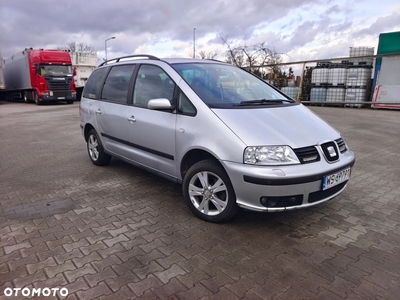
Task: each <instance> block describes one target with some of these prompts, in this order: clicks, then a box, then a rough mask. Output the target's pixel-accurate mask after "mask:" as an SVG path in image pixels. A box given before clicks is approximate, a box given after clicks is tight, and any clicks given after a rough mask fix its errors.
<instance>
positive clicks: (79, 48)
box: [58, 42, 96, 53]
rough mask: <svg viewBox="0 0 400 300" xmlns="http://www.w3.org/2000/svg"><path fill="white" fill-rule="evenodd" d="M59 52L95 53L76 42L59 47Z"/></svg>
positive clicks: (90, 48)
mask: <svg viewBox="0 0 400 300" xmlns="http://www.w3.org/2000/svg"><path fill="white" fill-rule="evenodd" d="M58 49H59V50H67V51H71V52H79V53H96V50H95V49H94V47H92V46H90V45H87V44H84V43H79V44H78V43H76V42H70V43H67V46H66V47H60V48H58Z"/></svg>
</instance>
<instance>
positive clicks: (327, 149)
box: [321, 142, 339, 162]
mask: <svg viewBox="0 0 400 300" xmlns="http://www.w3.org/2000/svg"><path fill="white" fill-rule="evenodd" d="M321 149H322V152H324V155H325V158H326V160H327V161H328V162H334V161H337V160H338V159H339V152H338V149H337V146H336V144H335V143H334V142H327V143H324V144H322V145H321Z"/></svg>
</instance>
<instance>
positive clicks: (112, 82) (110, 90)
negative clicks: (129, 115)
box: [101, 65, 135, 104]
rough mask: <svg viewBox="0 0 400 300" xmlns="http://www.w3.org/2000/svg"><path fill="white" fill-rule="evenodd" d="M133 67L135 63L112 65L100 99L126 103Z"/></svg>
mask: <svg viewBox="0 0 400 300" xmlns="http://www.w3.org/2000/svg"><path fill="white" fill-rule="evenodd" d="M134 67H135V65H123V66H115V67H112V68H111V71H110V73H109V74H108V76H107V79H106V82H105V83H104V87H103V92H102V94H101V99H102V100H106V101H111V102H117V103H121V104H126V101H127V98H128V90H129V83H130V81H131V77H132V72H133V69H134Z"/></svg>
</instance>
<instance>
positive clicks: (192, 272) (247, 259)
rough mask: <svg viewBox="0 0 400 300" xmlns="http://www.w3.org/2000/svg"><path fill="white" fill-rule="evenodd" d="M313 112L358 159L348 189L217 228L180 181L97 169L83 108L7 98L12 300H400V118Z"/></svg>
mask: <svg viewBox="0 0 400 300" xmlns="http://www.w3.org/2000/svg"><path fill="white" fill-rule="evenodd" d="M311 109H312V110H313V111H315V112H317V113H318V114H320V115H321V116H322V117H323V118H325V119H326V120H327V121H329V122H330V123H332V124H333V125H334V126H335V127H336V128H337V129H339V130H340V131H341V132H342V134H343V137H344V138H345V140H346V141H347V143H348V144H349V146H350V148H351V149H352V150H354V151H355V153H356V159H357V161H356V165H355V167H354V170H353V173H352V180H351V182H350V184H349V186H348V188H347V190H346V191H345V192H344V193H343V194H342V195H341V196H339V197H337V198H336V199H334V200H332V201H330V202H327V203H324V204H322V205H319V206H317V207H314V208H311V209H305V210H299V211H294V212H287V213H274V214H261V213H253V212H241V213H240V214H239V215H238V216H237V217H236V218H235V219H234V220H232V221H231V222H229V223H227V224H222V225H217V224H210V223H206V222H203V221H200V220H198V219H197V218H195V217H194V216H193V215H192V214H191V213H190V211H189V210H188V208H187V207H186V206H185V204H184V202H183V199H182V193H181V188H180V186H179V185H176V184H172V183H170V182H168V181H166V180H164V179H161V178H159V177H156V176H154V175H152V174H149V173H147V172H145V171H142V170H139V169H137V168H135V167H132V166H130V165H128V164H126V163H124V162H121V161H118V160H116V159H113V160H112V162H111V164H110V165H109V166H107V167H96V166H94V165H93V164H92V163H91V162H90V160H89V158H88V155H87V153H86V146H85V142H84V140H83V138H82V135H81V132H80V128H79V112H78V104H74V105H63V104H60V105H47V106H36V105H34V104H24V103H11V104H10V103H4V102H0V126H1V130H0V237H1V240H0V299H17V298H19V296H18V297H6V296H5V295H4V291H5V289H6V288H8V287H10V288H21V289H22V288H24V287H28V288H30V289H32V288H45V287H47V288H63V287H66V288H67V289H68V291H69V296H68V299H118V300H122V299H133V298H137V299H174V300H177V299H180V300H184V299H190V300H193V299H233V300H234V299H400V184H399V180H400V168H399V166H400V153H399V145H400V112H398V111H382V110H369V109H343V108H328V107H311ZM51 298H52V297H46V299H51Z"/></svg>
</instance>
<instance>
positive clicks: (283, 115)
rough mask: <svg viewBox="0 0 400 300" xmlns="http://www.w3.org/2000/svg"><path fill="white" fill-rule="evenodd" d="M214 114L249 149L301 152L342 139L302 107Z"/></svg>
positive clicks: (246, 109)
mask: <svg viewBox="0 0 400 300" xmlns="http://www.w3.org/2000/svg"><path fill="white" fill-rule="evenodd" d="M212 111H213V112H214V113H215V114H216V115H217V116H218V117H219V118H220V119H221V120H222V122H224V123H225V124H226V126H228V127H229V128H230V129H231V130H232V131H233V132H234V133H235V134H236V135H237V136H238V137H239V138H240V139H241V140H242V141H243V142H244V143H245V144H246V145H247V146H264V145H288V146H291V147H292V148H301V147H307V146H312V145H316V144H318V143H319V142H321V141H327V140H335V139H338V138H339V137H340V134H339V132H338V131H337V130H335V129H334V128H333V127H332V126H330V125H329V124H328V123H326V122H325V121H324V120H322V119H321V118H320V117H318V116H317V115H316V114H314V113H313V112H312V111H311V110H309V109H308V108H307V107H305V106H304V105H302V104H300V105H288V106H279V107H265V108H264V107H262V108H243V109H220V108H213V109H212Z"/></svg>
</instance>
